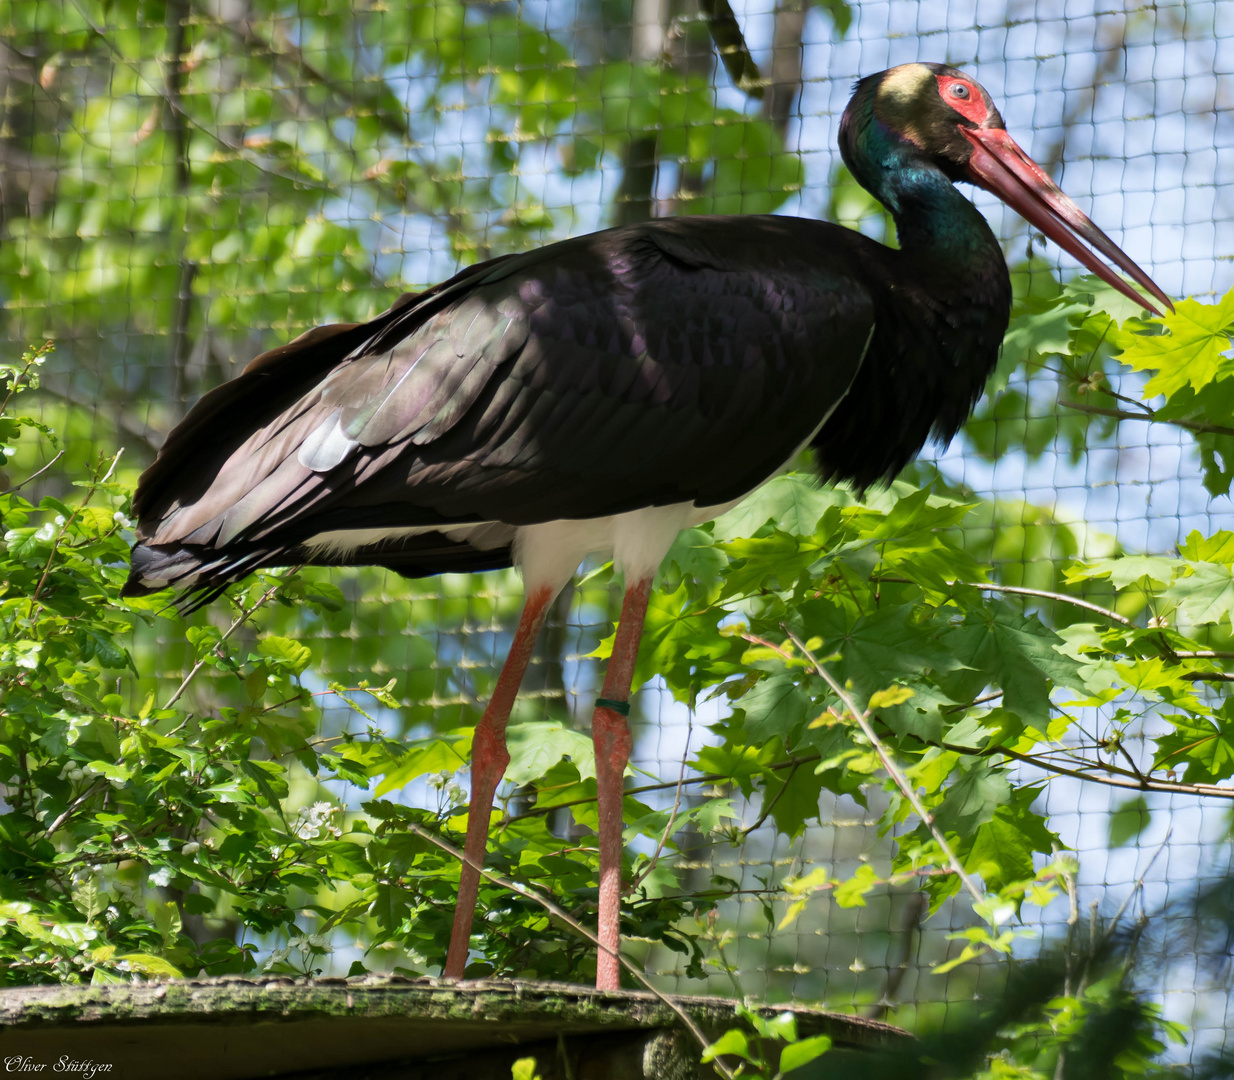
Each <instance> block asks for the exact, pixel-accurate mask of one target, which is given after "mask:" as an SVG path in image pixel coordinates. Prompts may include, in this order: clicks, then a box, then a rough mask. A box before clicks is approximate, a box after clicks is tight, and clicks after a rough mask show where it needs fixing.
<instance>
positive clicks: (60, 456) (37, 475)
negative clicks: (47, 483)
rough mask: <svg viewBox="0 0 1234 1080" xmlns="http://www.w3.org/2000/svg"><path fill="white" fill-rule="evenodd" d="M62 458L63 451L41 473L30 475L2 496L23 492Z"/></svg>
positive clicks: (1, 493)
mask: <svg viewBox="0 0 1234 1080" xmlns="http://www.w3.org/2000/svg"><path fill="white" fill-rule="evenodd" d="M62 457H64V451H63V450H61V451H60V453H58V454H57V455H56V456H55V457H54V458H52V459H51V460H50V461H49V462H48V463H47V464H46V465H44V466H43V467H42V468H41V469H39V471H38V472H34V473H31V474H30V475H29V476H27V477H26V478H25V479H24V480H23V481H22V482H21V483H20V484H14V485H13V486H12V487H11V488H9V489H8V490H7V491H3V492H0V495H12V494H14V493H16V492H18V491H21V489H22V488H24V487H25V486H26V485H27V484H29V483H30V482H31V481H33V480H37V479H38V478H39V477H40V476H42V475H43V473H45V472H46V471H47V470H48V469H50V468H51V467H52V466H53V465H54V464H55V463H56V462H57V461H59V460H60V459H61V458H62Z"/></svg>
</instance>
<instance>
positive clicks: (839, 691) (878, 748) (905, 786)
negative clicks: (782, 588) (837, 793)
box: [762, 623, 985, 904]
mask: <svg viewBox="0 0 1234 1080" xmlns="http://www.w3.org/2000/svg"><path fill="white" fill-rule="evenodd" d="M780 629H782V630H783V631H784V633H786V634H787V635H788V637H789V640H790V641H792V643H793V644H794V645H796V646H797V648H798V649H800V650H801V654H802V656H804V657H805V658H806V659H807V660H808V661H809V662H810V666H811V667H813V668H814V670H815V672H816V673H817V674H818V675H819V677H820V678H822V679H823V680H824V681H825V682H826V683H827V685H828V686H830V687H831V689H832V691H833V692H834V693H835V695H836V697H838V698H839V699H840V700H841V701H842V702H843V703H844V707H845V708H846V709H848V711H849V713H851V714H852V717H853V719H854V720H856V721H857V725H858V726H859V727H860V728H861V730H862V733H863V734H864V735H865V737H866V738H867V739H869V740H870V745H871V746H873V747H874V752H875V753H876V754H878V757H879V760H880V761H881V762H882V763H883V768H884V769H886V770H887V775H888V776H890V777H891V779H892V781H893V782H894V783H895V786H896V787H898V788H899V789H900V793H901V794H902V795H903V796H904V797H905V798H906V799H907V800H908V801H909V804H910V805H911V806H912V808H913V810H915V811H916V813H917V816H918V817H919V818H921V820H922V822H923V823H924V824H925V827H926V828H927V829H929V830H930V835H931V836H933V837H934V840H935V842H936V843H937V844H938V846H939V847H940V848H941V849H942V851H943V854H944V855H945V856H946V857H947V862H948V863H950V864H951V868H952V869H953V870H954V871H955V872H956V876H957V877H959V879H960V881H961V882H963V884H964V888H965V889H967V890H968V892H969V895H970V896H972V898H973V899H974V900H975V901H976V902H977V903H979V904H980V903H981V902H982V901H983V900H984V899H985V895H984V894H983V893H982V891H981V890H980V889H979V888H978V887H977V884H976V882H974V881H973V879H972V878H970V877H969V876H968V872H967V871H966V870H965V869H964V866H963V864H962V863H961V862H960V860H959V857H958V856H957V855H956V853H955V852H954V851H952V850H951V845H950V844H949V843H947V838H946V837H945V836H944V835H943V831H942V830H941V829H940V828H939V827H938V826H937V825H936V824H935V823H934V815H933V814H931V813H930V812H929V811H928V810H927V809H926V808H925V806H924V805H923V804H922V802H921V800H920V799H919V798H918V797H917V792H916V791H915V790H914V789H913V786H912V785H911V784H910V783H909V782H908V778H907V777H906V776H905V775H904V774H903V773H902V772H901V771H900V768H899V766H898V765H896V763H895V761H894V760H893V759H892V757H891V754H889V753H888V752H887V748H886V747H885V746H884V745H883V741H882V739H880V738H879V737H878V735H877V734H875V732H874V727H873V725H872V724H871V723H870V714H869V710H866V711H865V712H858V711H857V705H856V703H855V702H854V701H853V699H852V697H850V696H849V694H848V693H846V692H845V690H844V687H842V686H841V685H840V684H839V683H838V682H836V680H835V677H834V676H833V675H832V674H831V672H829V671H828V670H827V669H826V668H825V667H824V666H823V665H822V664H820V663H819V662H818V659H817V658H816V657H815V656H814V654H813V653H812V652H810V650H809V649H808V648H806V645H805V642H803V641H802V640H801V639H800V638H799V637H797V635H796V634H794V633H793V632H792V630H790V629H789V628H788V626H787V624H785V623H781V624H780ZM762 643H763V644H770V642H766V641H764V642H762ZM771 647H772V648H776V647H775V646H774V645H772V646H771ZM776 651H777V652H779V653H780V655H782V656H785V655H787V654H786V653H785V651H784V650H783V649H776ZM789 659H792V657H789Z"/></svg>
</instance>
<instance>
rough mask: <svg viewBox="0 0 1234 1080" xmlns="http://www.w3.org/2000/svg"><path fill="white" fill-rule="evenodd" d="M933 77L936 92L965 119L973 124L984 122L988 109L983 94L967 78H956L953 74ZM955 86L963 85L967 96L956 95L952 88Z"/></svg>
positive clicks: (987, 116) (988, 114) (988, 113)
mask: <svg viewBox="0 0 1234 1080" xmlns="http://www.w3.org/2000/svg"><path fill="white" fill-rule="evenodd" d="M934 78H935V80H936V81H937V82H938V92H939V94H941V95H942V98H943V100H944V101H945V102H946V103H947V104H948V105H950V106H951V107H952V108H953V109H955V111H956V112H958V113H959V114H960V115H961V116H962V117H964V119H965V120H971V121H972V122H973V123H974V124H984V123H985V122H986V121H987V120H988V119H989V118H990V111H989V109H987V108H986V104H985V100H984V96H983V95H982V93H981V91H980V90H978V89H977V87H976V86H975V85H974V84H973V83H971V82H969V80H968V79H957V78H956V77H955V76H954V75H936V76H934ZM955 86H962V87H964V88H965V89H966V90H967V91H968V96H967V97H957V96H956V92H955V91H954V90H953V89H952V87H955Z"/></svg>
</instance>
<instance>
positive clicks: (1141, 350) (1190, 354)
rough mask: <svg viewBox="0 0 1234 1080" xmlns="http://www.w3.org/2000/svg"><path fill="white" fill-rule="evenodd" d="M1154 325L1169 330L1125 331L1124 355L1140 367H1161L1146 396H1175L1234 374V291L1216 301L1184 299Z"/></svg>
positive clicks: (1122, 339)
mask: <svg viewBox="0 0 1234 1080" xmlns="http://www.w3.org/2000/svg"><path fill="white" fill-rule="evenodd" d="M1150 323H1152V324H1155V325H1158V326H1161V327H1163V328H1164V329H1165V331H1166V332H1165V333H1164V334H1153V335H1147V334H1127V333H1124V334H1120V335H1118V337H1117V343H1118V344H1119V345H1120V346H1121V347H1122V350H1123V351H1122V355H1121V356H1120V357H1119V359H1120V360H1121V361H1122V362H1123V363H1124V364H1127V365H1128V366H1129V367H1131V368H1134V369H1135V370H1136V371H1155V372H1156V374H1155V375H1154V376H1153V377H1152V378H1151V379H1149V380H1148V382H1147V384H1146V385H1145V387H1144V397H1145V398H1150V397H1154V396H1155V395H1157V394H1164V395H1165V396H1166V397H1171V396H1172V395H1174V394H1176V393H1177V392H1178V391H1180V390H1182V389H1183V388H1184V387H1186V386H1191V387H1193V388H1195V389H1196V390H1199V389H1202V388H1203V387H1204V386H1205V385H1207V384H1208V383H1210V382H1213V381H1214V380H1216V379H1219V378H1226V377H1228V376H1229V375H1230V374H1232V373H1234V366H1232V365H1231V362H1230V360H1229V358H1228V357H1227V356H1225V355H1224V354H1225V352H1226V351H1227V350H1228V349H1229V347H1230V330H1231V327H1232V326H1234V289H1232V290H1231V291H1230V292H1228V293H1226V294H1225V296H1224V297H1222V298H1221V300H1219V301H1218V302H1217V303H1215V304H1201V303H1198V302H1197V301H1195V300H1190V299H1188V300H1180V301H1179V302H1178V304H1177V305H1175V308H1174V311H1173V312H1171V313H1169V314H1167V315H1166V316H1165V317H1164V318H1160V319H1152V320H1150Z"/></svg>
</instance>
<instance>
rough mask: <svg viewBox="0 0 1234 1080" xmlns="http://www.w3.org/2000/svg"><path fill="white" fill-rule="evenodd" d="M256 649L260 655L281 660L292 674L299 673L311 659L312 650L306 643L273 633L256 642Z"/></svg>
mask: <svg viewBox="0 0 1234 1080" xmlns="http://www.w3.org/2000/svg"><path fill="white" fill-rule="evenodd" d="M257 651H258V653H260V654H261V655H262V656H265V657H268V658H269V659H271V660H275V661H279V662H281V664H282V665H283V666H284V667H285V668H286V669H287V670H289V671H290V672H291V673H292V674H294V675H299V674H300V672H302V671H303V670H304V669H305V668H306V667H308V666H309V662H310V661H311V660H312V659H313V650H312V649H310V648H309V647H308V646H307V645H301V644H300V643H299V642H298V641H292V640H291V638H286V637H279V636H278V635H275V634H271V635H269V636H267V637H263V638H262V639H261V640H260V641H259V642H258V643H257Z"/></svg>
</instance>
